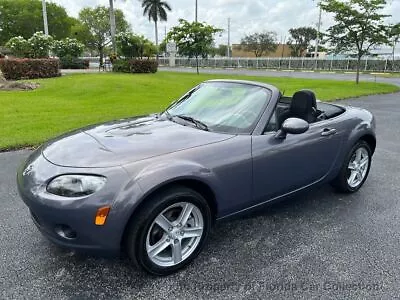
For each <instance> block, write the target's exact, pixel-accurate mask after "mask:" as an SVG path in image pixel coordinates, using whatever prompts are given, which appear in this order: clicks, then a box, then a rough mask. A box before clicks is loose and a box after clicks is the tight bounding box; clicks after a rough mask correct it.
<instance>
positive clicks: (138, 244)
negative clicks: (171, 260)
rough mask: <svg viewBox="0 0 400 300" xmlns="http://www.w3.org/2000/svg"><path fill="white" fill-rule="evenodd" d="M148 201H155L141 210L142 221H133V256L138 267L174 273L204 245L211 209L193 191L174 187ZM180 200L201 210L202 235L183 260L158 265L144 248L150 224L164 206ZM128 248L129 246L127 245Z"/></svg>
mask: <svg viewBox="0 0 400 300" xmlns="http://www.w3.org/2000/svg"><path fill="white" fill-rule="evenodd" d="M149 200H150V201H156V202H155V203H154V205H153V207H152V208H151V206H149V207H148V210H147V211H146V209H144V210H142V211H141V212H142V213H144V215H143V216H142V217H143V218H141V219H142V220H143V221H142V222H140V223H141V224H137V223H136V222H134V225H133V226H137V227H136V230H135V231H136V234H134V235H135V236H136V238H134V239H130V243H132V242H133V243H134V249H133V250H134V256H135V261H136V263H137V264H138V265H140V267H142V268H143V269H144V270H146V271H147V272H149V273H151V274H153V275H159V276H165V275H169V274H171V273H174V272H176V271H178V270H180V269H182V268H183V267H185V266H187V265H188V264H189V263H190V262H191V261H193V259H195V258H196V257H197V256H198V255H199V254H200V252H201V250H202V249H203V247H204V244H205V242H206V240H207V238H208V235H209V232H210V229H211V211H210V208H209V206H208V204H207V201H206V200H205V199H204V198H203V197H202V196H201V195H200V194H198V193H196V192H195V191H192V190H189V189H182V188H181V189H175V190H172V191H171V192H169V193H163V194H162V195H160V196H159V197H156V198H153V199H149ZM180 202H188V203H192V204H194V205H195V206H196V207H197V208H198V209H199V210H200V212H201V214H202V216H203V221H204V228H203V235H202V237H201V240H200V242H199V244H198V245H197V247H196V250H195V251H193V253H192V254H191V255H190V256H189V257H188V258H187V259H185V260H184V261H182V262H181V263H179V264H178V265H176V266H172V267H160V266H158V265H156V264H155V263H153V262H152V261H151V260H150V258H149V256H148V254H147V250H146V239H147V234H148V231H149V230H150V227H151V225H152V224H153V221H154V219H155V218H156V217H157V216H158V215H159V214H160V213H161V212H162V211H164V210H165V209H166V208H168V207H170V206H171V205H173V204H176V203H180ZM128 248H129V247H128Z"/></svg>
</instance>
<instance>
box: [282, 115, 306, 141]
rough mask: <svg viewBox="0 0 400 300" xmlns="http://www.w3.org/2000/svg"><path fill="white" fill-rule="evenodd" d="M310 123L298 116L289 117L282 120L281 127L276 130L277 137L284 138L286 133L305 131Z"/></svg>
mask: <svg viewBox="0 0 400 300" xmlns="http://www.w3.org/2000/svg"><path fill="white" fill-rule="evenodd" d="M309 128H310V124H308V123H307V122H306V121H304V120H302V119H299V118H289V119H287V120H286V121H285V122H283V125H282V128H281V129H280V130H279V131H278V132H277V134H276V136H275V137H276V138H277V139H285V138H286V136H287V134H302V133H305V132H307V130H308V129H309Z"/></svg>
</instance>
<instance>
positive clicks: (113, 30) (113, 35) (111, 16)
mask: <svg viewBox="0 0 400 300" xmlns="http://www.w3.org/2000/svg"><path fill="white" fill-rule="evenodd" d="M109 1H110V24H111V43H112V49H113V54H117V46H116V44H115V32H116V26H115V13H114V0H109Z"/></svg>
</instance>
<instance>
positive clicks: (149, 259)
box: [126, 186, 212, 276]
mask: <svg viewBox="0 0 400 300" xmlns="http://www.w3.org/2000/svg"><path fill="white" fill-rule="evenodd" d="M145 201H146V203H145V204H144V206H143V207H142V208H141V209H140V211H139V212H138V213H137V214H135V215H134V217H133V219H132V220H131V222H130V224H129V225H128V230H127V236H126V250H127V253H128V255H129V257H130V258H131V260H132V261H133V262H134V263H135V265H136V266H138V267H139V268H141V269H143V270H145V271H147V272H148V273H150V274H153V275H159V276H165V275H169V274H171V273H174V272H176V271H178V270H180V269H182V268H184V267H185V266H187V265H188V264H189V263H190V262H191V261H192V260H193V259H195V258H196V257H197V256H198V255H199V253H200V252H201V250H202V249H203V247H204V244H205V242H206V240H207V237H208V235H209V232H210V229H211V222H212V220H211V211H210V208H209V206H208V204H207V201H206V200H205V199H204V197H203V196H202V195H200V194H199V193H197V192H195V191H193V190H191V189H188V188H186V187H183V186H174V187H171V188H169V189H167V190H164V191H162V192H160V193H157V194H156V195H154V196H152V197H151V198H149V199H146V200H145Z"/></svg>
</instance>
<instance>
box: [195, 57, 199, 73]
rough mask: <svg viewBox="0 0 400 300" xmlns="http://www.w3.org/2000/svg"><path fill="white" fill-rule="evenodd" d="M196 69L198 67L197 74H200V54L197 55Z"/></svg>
mask: <svg viewBox="0 0 400 300" xmlns="http://www.w3.org/2000/svg"><path fill="white" fill-rule="evenodd" d="M196 69H197V75H199V74H200V71H199V56H198V55H196Z"/></svg>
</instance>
